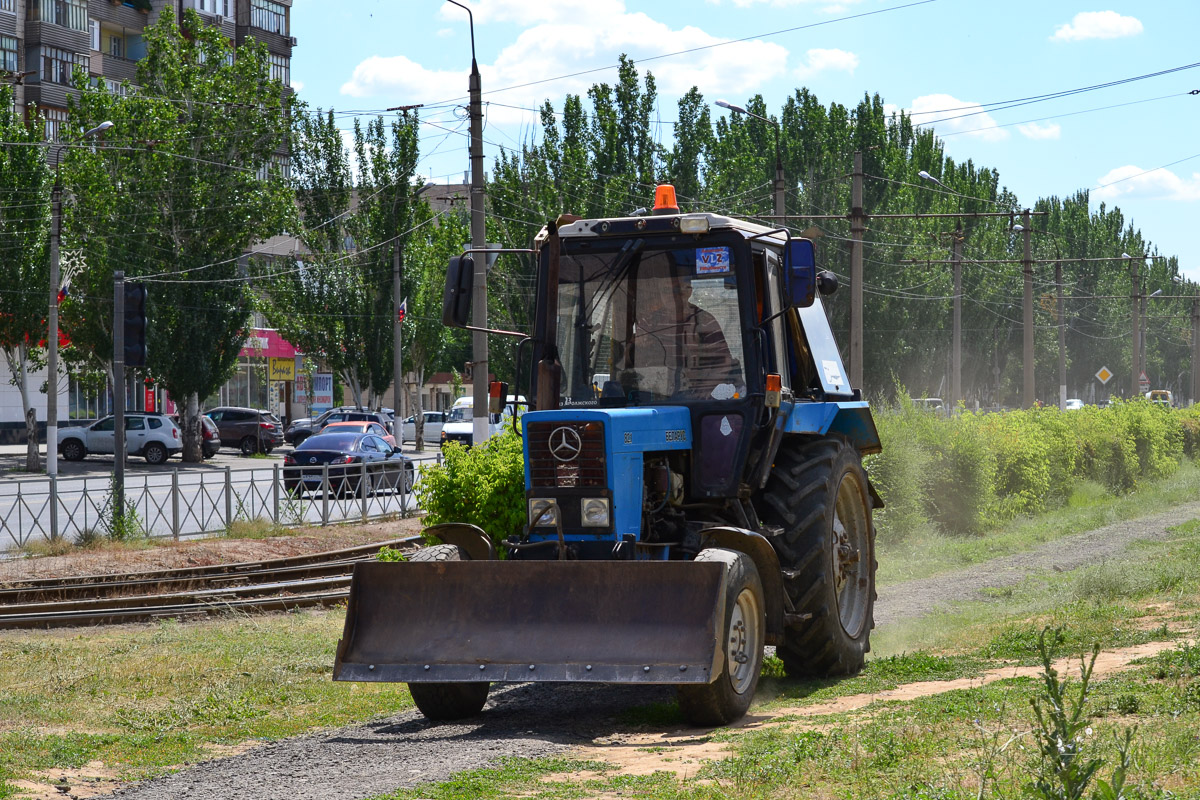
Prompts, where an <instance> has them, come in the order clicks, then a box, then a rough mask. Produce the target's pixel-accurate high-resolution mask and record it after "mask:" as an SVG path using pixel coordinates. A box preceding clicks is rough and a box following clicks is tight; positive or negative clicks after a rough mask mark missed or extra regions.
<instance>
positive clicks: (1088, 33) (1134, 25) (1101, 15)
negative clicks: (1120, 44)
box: [1050, 11, 1142, 42]
mask: <svg viewBox="0 0 1200 800" xmlns="http://www.w3.org/2000/svg"><path fill="white" fill-rule="evenodd" d="M1141 32H1142V23H1141V21H1140V20H1139V19H1138V18H1137V17H1123V16H1121V15H1120V14H1118V13H1117V12H1115V11H1081V12H1080V13H1078V14H1076V15H1075V18H1074V19H1072V20H1071V21H1070V22H1068V23H1067V24H1065V25H1060V26H1058V28H1057V29H1056V30H1055V31H1054V35H1053V36H1051V37H1050V38H1051V39H1053V40H1054V41H1058V42H1080V41H1083V40H1084V39H1120V38H1121V37H1123V36H1136V35H1138V34H1139V33H1141Z"/></svg>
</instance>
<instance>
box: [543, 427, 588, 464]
mask: <svg viewBox="0 0 1200 800" xmlns="http://www.w3.org/2000/svg"><path fill="white" fill-rule="evenodd" d="M549 445H550V455H552V456H554V457H555V458H557V459H558V460H559V461H574V460H575V459H576V458H578V457H579V451H580V450H582V449H583V440H582V439H580V438H579V432H578V431H576V430H575V429H574V428H571V427H569V426H567V425H563V426H562V427H561V428H555V429H554V430H552V431H550V440H549Z"/></svg>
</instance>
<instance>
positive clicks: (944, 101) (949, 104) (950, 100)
mask: <svg viewBox="0 0 1200 800" xmlns="http://www.w3.org/2000/svg"><path fill="white" fill-rule="evenodd" d="M908 111H909V113H910V114H912V117H913V122H914V123H915V124H917V125H920V126H921V127H931V126H932V127H934V128H935V129H936V130H937V131H938V132H940V133H961V134H963V135H964V136H974V137H975V138H977V139H982V140H983V141H985V142H1001V141H1004V140H1005V139H1007V138H1008V131H1006V130H1004V129H1003V128H997V127H996V124H997V123H996V120H995V119H994V118H993V117H992V115H991V114H988V113H987V112H986V111H984V110H983V106H981V105H979V104H978V103H976V102H974V101H968V100H959V99H958V98H957V97H952V96H951V95H948V94H927V95H924V96H923V97H918V98H917V99H916V100H913V101H912V106H911V108H909V110H908Z"/></svg>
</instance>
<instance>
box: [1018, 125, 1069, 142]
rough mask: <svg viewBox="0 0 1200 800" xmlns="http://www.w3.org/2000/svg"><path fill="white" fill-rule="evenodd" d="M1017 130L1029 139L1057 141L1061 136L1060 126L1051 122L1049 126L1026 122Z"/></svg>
mask: <svg viewBox="0 0 1200 800" xmlns="http://www.w3.org/2000/svg"><path fill="white" fill-rule="evenodd" d="M1017 130H1019V131H1020V132H1021V133H1022V134H1023V135H1024V136H1026V137H1027V138H1030V139H1057V138H1058V137H1059V136H1060V135H1061V134H1062V126H1061V125H1059V124H1058V123H1057V122H1051V123H1050V124H1049V125H1038V124H1037V123H1036V122H1027V123H1025V124H1024V125H1018V126H1017Z"/></svg>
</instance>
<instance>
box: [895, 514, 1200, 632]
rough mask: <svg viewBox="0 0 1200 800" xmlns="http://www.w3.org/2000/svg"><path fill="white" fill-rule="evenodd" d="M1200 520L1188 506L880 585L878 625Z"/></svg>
mask: <svg viewBox="0 0 1200 800" xmlns="http://www.w3.org/2000/svg"><path fill="white" fill-rule="evenodd" d="M1197 517H1200V503H1187V504H1185V505H1179V506H1174V507H1173V508H1171V509H1170V510H1169V511H1164V512H1162V513H1160V514H1154V515H1153V516H1149V517H1142V518H1141V519H1133V520H1127V521H1125V522H1114V523H1113V524H1111V525H1105V526H1104V527H1102V528H1096V529H1095V530H1090V531H1086V532H1084V533H1077V534H1073V535H1071V536H1066V537H1063V538H1062V539H1057V540H1055V541H1053V542H1047V543H1046V544H1044V545H1041V546H1040V547H1037V548H1035V549H1033V550H1027V551H1025V552H1023V553H1016V554H1014V555H1011V556H1004V557H1002V558H994V559H992V560H991V561H985V562H984V563H982V564H976V565H974V566H971V567H965V568H963V569H960V570H955V571H954V572H950V573H943V574H941V575H935V576H934V577H932V578H922V579H920V580H915V581H905V582H903V583H895V584H892V585H890V586H885V587H881V588H880V589H879V599H878V600H877V601H876V602H875V624H876V626H878V627H883V626H885V625H890V624H893V623H896V622H900V621H902V620H908V619H915V618H917V617H923V616H925V615H926V614H930V613H933V612H935V611H937V610H939V609H943V608H946V607H948V606H950V605H952V604H953V603H958V602H963V601H971V600H986V599H988V598H986V597H985V596H984V595H983V594H982V593H981V592H980V589H983V588H985V587H992V588H1002V587H1006V586H1013V585H1015V584H1017V583H1020V582H1021V581H1022V580H1024V579H1025V578H1026V577H1027V576H1029V575H1031V574H1033V573H1037V572H1041V571H1043V570H1047V569H1057V570H1061V571H1063V572H1069V571H1070V570H1073V569H1077V568H1079V567H1082V566H1086V565H1088V564H1097V563H1100V562H1102V561H1107V560H1109V559H1111V558H1114V557H1116V556H1118V555H1120V554H1121V553H1122V552H1123V551H1124V550H1125V548H1126V547H1128V546H1129V544H1130V543H1131V542H1133V541H1135V540H1139V539H1142V540H1155V539H1165V538H1167V537H1168V536H1170V534H1169V533H1168V532H1167V529H1168V528H1170V527H1173V526H1175V525H1179V524H1181V523H1184V522H1187V521H1189V520H1192V519H1196V518H1197Z"/></svg>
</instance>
